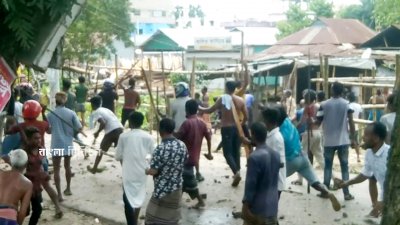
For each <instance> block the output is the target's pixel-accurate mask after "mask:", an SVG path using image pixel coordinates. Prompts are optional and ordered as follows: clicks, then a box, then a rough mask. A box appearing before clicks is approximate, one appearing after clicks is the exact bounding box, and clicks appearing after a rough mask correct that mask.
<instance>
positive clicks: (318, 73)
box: [316, 72, 321, 92]
mask: <svg viewBox="0 0 400 225" xmlns="http://www.w3.org/2000/svg"><path fill="white" fill-rule="evenodd" d="M317 78H321V72H317ZM320 85H321V82H319V81H317V84H316V91H317V92H319V91H320V90H321V87H320Z"/></svg>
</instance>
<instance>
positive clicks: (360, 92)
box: [358, 73, 364, 103]
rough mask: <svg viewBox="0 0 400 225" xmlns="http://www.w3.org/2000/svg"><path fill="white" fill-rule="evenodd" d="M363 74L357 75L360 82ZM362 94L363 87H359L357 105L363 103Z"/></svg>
mask: <svg viewBox="0 0 400 225" xmlns="http://www.w3.org/2000/svg"><path fill="white" fill-rule="evenodd" d="M362 76H363V74H362V73H360V74H359V77H360V78H359V79H360V80H362V79H363V77H362ZM363 92H364V87H363V86H360V88H359V90H358V103H363V102H364V95H363Z"/></svg>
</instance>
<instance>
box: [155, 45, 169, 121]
mask: <svg viewBox="0 0 400 225" xmlns="http://www.w3.org/2000/svg"><path fill="white" fill-rule="evenodd" d="M164 70H165V68H164V52H161V76H162V79H163V89H164V100H165V106H166V111H165V114H168V112H169V101H167V98H168V96H167V83H166V82H167V81H166V79H167V78H166V75H165V71H164ZM157 105H158V102H157Z"/></svg>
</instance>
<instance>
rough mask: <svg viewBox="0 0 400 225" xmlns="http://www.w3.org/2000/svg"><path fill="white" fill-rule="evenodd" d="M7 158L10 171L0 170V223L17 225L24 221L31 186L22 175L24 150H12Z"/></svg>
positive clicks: (25, 161)
mask: <svg viewBox="0 0 400 225" xmlns="http://www.w3.org/2000/svg"><path fill="white" fill-rule="evenodd" d="M9 160H10V163H11V167H12V169H11V171H2V170H0V224H8V225H18V224H23V222H24V219H25V217H26V214H27V212H28V207H29V204H30V201H31V196H32V189H33V188H32V183H31V182H30V181H29V180H28V178H26V177H25V176H24V175H23V173H24V171H25V169H26V165H27V163H28V155H27V154H26V152H25V151H24V150H22V149H17V150H14V151H12V152H10V154H9ZM18 209H19V210H18Z"/></svg>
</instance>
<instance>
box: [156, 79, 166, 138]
mask: <svg viewBox="0 0 400 225" xmlns="http://www.w3.org/2000/svg"><path fill="white" fill-rule="evenodd" d="M164 93H165V92H164ZM159 98H160V90H159V88H158V87H157V96H156V104H157V106H156V107H157V113H158V112H159V111H160V108H159ZM157 118H158V116H157ZM157 125H158V123H157ZM156 133H157V144H159V143H160V137H159V133H158V132H156Z"/></svg>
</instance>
